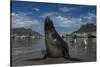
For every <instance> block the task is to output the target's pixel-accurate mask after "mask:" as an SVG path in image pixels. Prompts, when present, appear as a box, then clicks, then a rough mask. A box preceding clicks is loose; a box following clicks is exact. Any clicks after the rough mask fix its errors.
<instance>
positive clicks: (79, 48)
mask: <svg viewBox="0 0 100 67" xmlns="http://www.w3.org/2000/svg"><path fill="white" fill-rule="evenodd" d="M64 40H65V41H66V43H67V44H68V46H69V53H70V56H71V57H73V58H78V59H84V60H85V61H95V60H96V38H74V39H73V38H70V37H69V38H64ZM11 44H12V53H11V54H12V64H13V65H21V62H25V63H26V61H25V60H28V59H34V58H43V56H44V55H45V52H46V51H45V50H46V48H45V41H44V37H43V38H39V39H30V38H27V39H12V41H11ZM30 63H31V64H32V62H29V64H30ZM42 63H43V62H42ZM33 64H34V63H33Z"/></svg>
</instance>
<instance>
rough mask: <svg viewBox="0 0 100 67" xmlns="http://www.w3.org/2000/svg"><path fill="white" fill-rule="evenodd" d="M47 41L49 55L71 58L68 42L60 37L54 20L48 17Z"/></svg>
mask: <svg viewBox="0 0 100 67" xmlns="http://www.w3.org/2000/svg"><path fill="white" fill-rule="evenodd" d="M44 27H45V28H44V30H45V43H46V48H47V53H46V55H47V56H49V57H55V58H56V57H64V58H66V59H68V58H70V56H69V47H68V45H67V43H66V42H65V41H64V40H63V39H62V38H61V37H60V35H59V34H58V33H57V32H56V30H55V28H54V26H53V21H52V20H51V19H50V18H49V17H46V19H45V25H44Z"/></svg>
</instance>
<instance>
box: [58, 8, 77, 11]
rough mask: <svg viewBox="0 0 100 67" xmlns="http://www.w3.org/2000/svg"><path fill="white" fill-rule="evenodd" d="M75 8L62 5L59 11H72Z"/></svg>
mask: <svg viewBox="0 0 100 67" xmlns="http://www.w3.org/2000/svg"><path fill="white" fill-rule="evenodd" d="M74 9H75V8H68V7H60V8H59V11H62V12H69V11H72V10H74Z"/></svg>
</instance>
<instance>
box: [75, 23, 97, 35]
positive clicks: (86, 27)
mask: <svg viewBox="0 0 100 67" xmlns="http://www.w3.org/2000/svg"><path fill="white" fill-rule="evenodd" d="M77 32H96V25H94V24H92V23H87V24H84V25H82V26H81V27H80V29H78V30H77V31H74V32H73V33H77Z"/></svg>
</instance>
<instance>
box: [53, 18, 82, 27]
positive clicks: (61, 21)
mask: <svg viewBox="0 0 100 67" xmlns="http://www.w3.org/2000/svg"><path fill="white" fill-rule="evenodd" d="M52 19H53V21H54V24H55V26H56V27H69V26H73V25H74V26H75V25H80V24H81V22H82V19H81V18H67V17H63V16H56V17H52Z"/></svg>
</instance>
